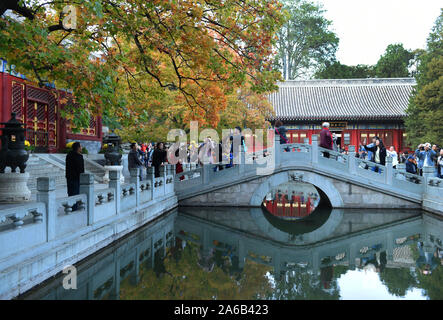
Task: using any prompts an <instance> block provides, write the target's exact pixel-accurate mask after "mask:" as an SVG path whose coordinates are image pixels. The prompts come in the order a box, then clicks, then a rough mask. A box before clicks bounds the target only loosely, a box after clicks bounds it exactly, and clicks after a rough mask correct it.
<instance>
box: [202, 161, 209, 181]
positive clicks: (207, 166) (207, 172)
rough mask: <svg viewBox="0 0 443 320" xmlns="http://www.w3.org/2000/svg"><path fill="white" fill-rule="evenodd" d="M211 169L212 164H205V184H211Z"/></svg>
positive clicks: (203, 174)
mask: <svg viewBox="0 0 443 320" xmlns="http://www.w3.org/2000/svg"><path fill="white" fill-rule="evenodd" d="M210 170H211V165H210V164H209V163H207V164H204V165H203V167H202V183H203V184H204V185H207V184H209V175H210V174H211V173H210Z"/></svg>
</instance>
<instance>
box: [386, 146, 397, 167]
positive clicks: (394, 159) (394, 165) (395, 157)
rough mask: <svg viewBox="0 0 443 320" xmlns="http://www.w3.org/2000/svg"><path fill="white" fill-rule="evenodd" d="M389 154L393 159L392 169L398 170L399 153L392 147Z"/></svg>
mask: <svg viewBox="0 0 443 320" xmlns="http://www.w3.org/2000/svg"><path fill="white" fill-rule="evenodd" d="M387 153H388V155H389V156H390V157H391V158H392V167H394V169H396V168H397V164H398V154H397V151H395V148H394V146H391V147H390V148H389V150H388V151H387Z"/></svg>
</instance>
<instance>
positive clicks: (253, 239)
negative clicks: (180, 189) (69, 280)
mask: <svg viewBox="0 0 443 320" xmlns="http://www.w3.org/2000/svg"><path fill="white" fill-rule="evenodd" d="M316 211H317V210H316ZM321 212H322V210H318V212H316V213H314V214H312V215H311V216H309V217H308V218H307V219H308V220H306V221H308V222H309V220H310V219H311V220H316V217H319V218H321V219H324V218H325V217H326V220H325V221H323V223H316V224H315V223H314V221H312V224H313V225H314V227H312V226H311V227H310V228H307V226H306V225H305V227H306V228H305V229H304V230H302V229H300V230H298V232H299V233H298V234H297V237H304V240H302V241H301V242H297V241H298V240H297V241H295V242H294V241H293V240H292V239H293V236H294V235H293V234H291V233H290V232H287V231H285V230H287V229H290V228H288V227H284V224H285V223H286V224H292V225H293V224H298V223H299V222H302V221H303V220H301V221H298V222H294V221H286V222H285V221H284V220H281V219H277V218H276V217H273V218H274V219H277V220H279V222H280V224H279V225H277V227H278V228H277V227H276V226H275V225H273V223H271V222H270V220H269V219H268V218H269V217H266V215H269V216H271V215H270V214H269V213H264V212H261V210H260V211H257V209H232V208H229V209H228V208H218V209H215V208H186V209H185V208H183V209H180V212H177V211H176V212H172V213H169V214H168V215H165V216H164V217H162V218H161V219H158V220H156V221H155V222H154V223H151V224H149V225H147V226H145V227H144V228H142V229H140V230H138V231H137V232H135V233H134V234H132V235H131V236H129V237H127V238H125V239H122V240H121V241H119V242H118V243H116V244H114V245H113V246H112V247H109V248H107V249H105V250H103V251H102V252H100V253H98V254H97V255H94V256H93V257H91V258H88V259H86V260H85V261H84V262H82V263H80V264H78V266H77V271H78V272H77V276H78V283H77V287H78V289H77V290H64V289H63V287H62V280H63V276H64V275H63V274H61V275H60V276H58V277H56V278H55V279H54V280H51V281H49V282H47V283H45V284H43V285H41V286H40V287H38V288H35V289H33V290H31V291H30V292H28V293H26V294H25V295H23V296H21V297H19V298H23V299H359V298H365V299H383V298H387V299H394V298H400V297H402V298H405V297H406V298H429V299H442V298H443V282H442V280H441V279H442V278H443V266H442V261H443V259H442V258H443V257H442V251H441V250H442V241H441V240H442V239H443V231H442V230H443V228H442V227H443V221H441V220H439V219H437V218H435V217H432V216H428V215H425V214H422V213H421V212H411V211H399V210H390V211H387V212H386V211H385V212H383V211H381V212H380V211H371V212H368V210H362V211H359V210H342V211H340V212H335V211H334V210H333V211H329V213H328V214H326V215H322V213H321ZM331 221H333V223H331ZM285 234H286V236H287V241H285V240H284V239H285V238H284V237H283V235H285ZM310 236H311V238H310ZM306 239H308V240H306ZM300 243H301V244H300ZM368 286H370V290H369V289H367V287H368ZM422 294H423V297H422Z"/></svg>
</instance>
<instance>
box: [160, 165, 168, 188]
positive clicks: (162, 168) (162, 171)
mask: <svg viewBox="0 0 443 320" xmlns="http://www.w3.org/2000/svg"><path fill="white" fill-rule="evenodd" d="M166 175H167V173H166V165H163V166H160V178H162V189H163V192H162V194H165V193H166Z"/></svg>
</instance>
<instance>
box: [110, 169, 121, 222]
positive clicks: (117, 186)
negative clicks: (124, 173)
mask: <svg viewBox="0 0 443 320" xmlns="http://www.w3.org/2000/svg"><path fill="white" fill-rule="evenodd" d="M109 188H113V189H114V190H115V213H116V214H119V213H120V198H121V193H122V187H121V182H120V171H109Z"/></svg>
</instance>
